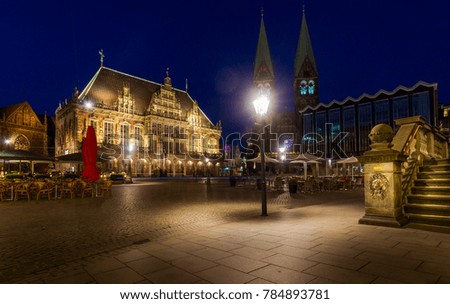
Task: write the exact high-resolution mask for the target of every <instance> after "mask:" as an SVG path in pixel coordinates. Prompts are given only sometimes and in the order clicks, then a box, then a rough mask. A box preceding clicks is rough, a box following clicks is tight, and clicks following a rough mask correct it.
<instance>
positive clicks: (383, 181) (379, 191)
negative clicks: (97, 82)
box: [369, 173, 389, 200]
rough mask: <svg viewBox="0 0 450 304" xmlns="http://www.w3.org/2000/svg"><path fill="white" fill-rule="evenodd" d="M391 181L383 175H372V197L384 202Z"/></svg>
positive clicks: (370, 182)
mask: <svg viewBox="0 0 450 304" xmlns="http://www.w3.org/2000/svg"><path fill="white" fill-rule="evenodd" d="M388 187H389V181H388V179H387V178H386V176H384V175H383V174H381V173H376V174H374V175H372V177H371V178H370V181H369V188H370V195H371V196H372V198H373V199H377V200H383V199H384V198H385V197H386V193H387V189H388Z"/></svg>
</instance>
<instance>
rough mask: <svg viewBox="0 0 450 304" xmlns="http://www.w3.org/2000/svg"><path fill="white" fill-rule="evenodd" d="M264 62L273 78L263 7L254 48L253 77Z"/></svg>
mask: <svg viewBox="0 0 450 304" xmlns="http://www.w3.org/2000/svg"><path fill="white" fill-rule="evenodd" d="M263 64H265V66H266V68H267V70H268V73H269V74H270V77H271V78H272V79H273V77H274V73H273V65H272V56H271V55H270V49H269V42H268V40H267V34H266V27H265V25H264V9H261V26H260V29H259V38H258V46H257V48H256V56H255V63H254V67H253V68H254V69H253V78H255V77H256V76H257V74H258V72H259V70H260V68H261V65H263Z"/></svg>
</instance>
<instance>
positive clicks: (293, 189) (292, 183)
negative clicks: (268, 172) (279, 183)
mask: <svg viewBox="0 0 450 304" xmlns="http://www.w3.org/2000/svg"><path fill="white" fill-rule="evenodd" d="M288 185H289V193H297V187H298V184H297V178H296V177H294V176H291V177H290V178H289V180H288Z"/></svg>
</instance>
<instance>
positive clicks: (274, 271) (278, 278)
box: [250, 265, 315, 284]
mask: <svg viewBox="0 0 450 304" xmlns="http://www.w3.org/2000/svg"><path fill="white" fill-rule="evenodd" d="M250 274H251V275H254V276H256V277H259V278H262V279H264V280H268V281H271V282H275V283H277V284H305V283H308V282H310V281H312V280H313V279H314V278H315V277H314V276H312V275H309V274H305V273H302V272H298V271H295V270H291V269H287V268H283V267H279V266H275V265H268V266H266V267H263V268H260V269H258V270H255V271H252V272H250Z"/></svg>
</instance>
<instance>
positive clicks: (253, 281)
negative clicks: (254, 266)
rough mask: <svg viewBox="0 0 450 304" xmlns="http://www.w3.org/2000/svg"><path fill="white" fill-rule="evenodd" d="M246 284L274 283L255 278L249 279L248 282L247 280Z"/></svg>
mask: <svg viewBox="0 0 450 304" xmlns="http://www.w3.org/2000/svg"><path fill="white" fill-rule="evenodd" d="M247 284H275V283H274V282H270V281H267V280H264V279H261V278H256V279H254V280H251V281H250V282H247Z"/></svg>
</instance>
